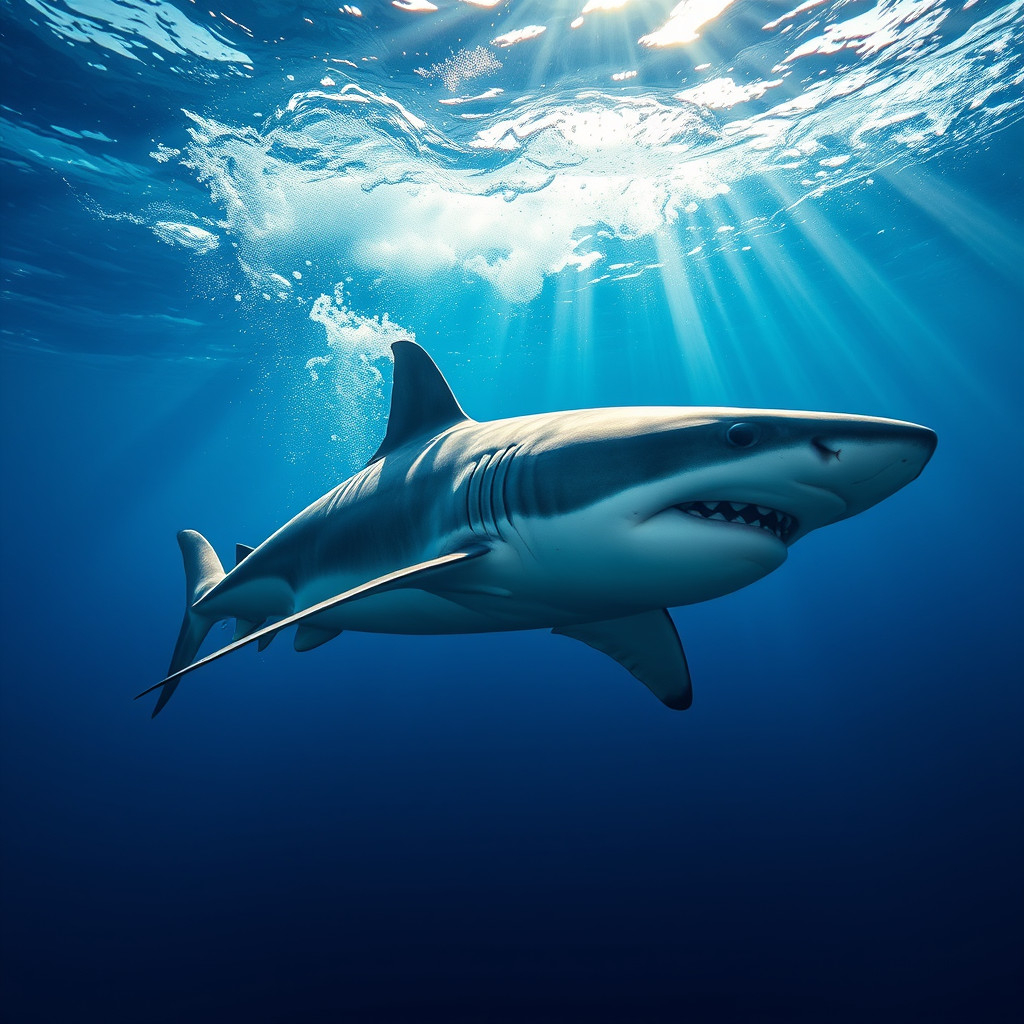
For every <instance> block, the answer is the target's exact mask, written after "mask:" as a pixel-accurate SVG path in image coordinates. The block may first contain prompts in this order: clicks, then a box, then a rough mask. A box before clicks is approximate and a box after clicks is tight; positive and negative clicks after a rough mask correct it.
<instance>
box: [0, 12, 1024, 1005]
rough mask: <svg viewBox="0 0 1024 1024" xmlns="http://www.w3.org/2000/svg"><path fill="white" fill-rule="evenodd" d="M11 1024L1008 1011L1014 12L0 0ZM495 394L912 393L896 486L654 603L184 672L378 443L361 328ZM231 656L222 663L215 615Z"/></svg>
mask: <svg viewBox="0 0 1024 1024" xmlns="http://www.w3.org/2000/svg"><path fill="white" fill-rule="evenodd" d="M0 17H2V31H0V46H2V55H0V66H2V67H3V69H4V70H3V96H2V107H0V174H2V179H0V185H2V197H0V202H2V204H3V224H2V239H0V244H2V259H3V278H4V286H3V288H4V290H3V305H2V324H0V328H2V349H0V352H2V378H0V386H2V408H0V414H2V417H3V441H2V453H3V466H2V472H3V476H2V479H3V481H4V486H3V495H4V497H3V501H2V540H3V543H2V564H3V575H4V586H3V587H2V599H3V610H2V622H3V644H2V683H0V739H2V754H0V756H2V762H0V763H2V793H3V796H2V800H3V804H2V845H0V856H2V873H0V887H2V889H0V892H2V904H0V930H2V949H0V963H2V967H0V971H2V990H0V999H2V1009H0V1017H2V1019H3V1020H5V1021H10V1022H12V1024H13V1022H18V1024H22V1022H26V1024H27V1022H45V1024H49V1022H54V1021H92V1020H97V1021H99V1020H102V1021H106V1022H121V1021H125V1022H128V1021H131V1022H139V1021H145V1022H152V1024H161V1022H174V1024H176V1022H181V1021H193V1022H207V1021H209V1022H222V1021H235V1020H237V1021H247V1022H253V1024H262V1022H268V1024H269V1022H275V1024H276V1022H282V1024H283V1022H289V1024H291V1022H319V1021H346V1022H347V1021H353V1022H364V1021H365V1022H381V1024H383V1022H392V1021H397V1022H420V1021H435V1020H437V1021H445V1022H451V1024H462V1022H466V1024H470V1022H473V1024H476V1022H502V1024H504V1022H519V1021H522V1022H568V1021H585V1022H595V1024H605V1022H608V1024H613V1022H614V1024H618V1022H623V1024H632V1022H638V1024H648V1022H650V1024H654V1022H659V1024H660V1022H705V1021H707V1022H731V1021H740V1022H746V1021H751V1022H755V1021H756V1022H767V1021H772V1022H775V1021H778V1022H804V1021H806V1022H822V1021H829V1022H831V1021H837V1022H846V1021H850V1022H853V1021H857V1022H860V1021H865V1020H875V1021H899V1022H905V1021H915V1022H916V1021H922V1022H925V1021H926V1022H937V1021H950V1022H968V1021H969V1022H1001V1021H1017V1020H1020V1019H1021V1018H1022V1015H1024V871H1022V870H1021V865H1022V863H1024V812H1022V806H1024V800H1022V798H1024V743H1022V725H1024V714H1022V712H1024V691H1022V687H1021V679H1022V672H1021V668H1020V665H1021V654H1020V621H1021V608H1022V588H1021V577H1022V572H1024V550H1022V549H1024V544H1022V539H1021V538H1022V534H1021V529H1020V523H1019V517H1020V512H1021V510H1022V509H1024V488H1022V482H1021V480H1022V468H1024V458H1022V456H1024V446H1022V443H1021V431H1022V421H1021V403H1022V397H1024V356H1022V344H1021V343H1022V341H1024V327H1022V324H1024V125H1022V123H1021V115H1022V112H1024V4H1022V3H1020V2H1010V3H1005V2H997V0H992V2H986V0H977V2H976V0H968V2H966V3H965V2H963V0H953V2H951V0H879V2H877V3H872V2H856V0H808V2H805V3H802V4H800V5H799V6H797V4H796V0H789V2H783V3H773V2H747V0H733V2H730V0H683V2H682V3H678V4H675V3H673V2H671V0H433V3H426V2H425V0H396V2H395V3H387V2H384V0H363V2H362V3H361V4H360V5H359V6H358V7H356V6H353V5H341V6H340V7H339V6H338V5H336V4H335V5H313V4H308V3H289V2H282V0H249V2H241V0H218V3H217V5H216V6H214V7H212V8H211V7H209V6H207V5H203V4H198V3H194V2H189V0H173V2H171V0H4V2H3V3H2V5H0ZM400 337H414V338H415V339H416V340H417V341H418V342H419V343H420V344H421V345H423V346H424V347H425V348H426V349H427V350H428V351H429V352H430V353H431V354H432V355H433V357H434V358H435V359H436V361H437V362H438V364H439V365H440V366H441V368H442V370H443V371H444V372H445V374H446V376H447V377H448V379H449V381H450V382H451V384H452V387H453V389H454V391H455V393H456V394H457V395H458V397H459V399H460V401H461V402H462V405H463V406H464V408H465V409H466V410H467V412H469V413H470V415H472V416H474V417H476V418H478V419H488V418H496V417H501V416H508V415H517V414H520V413H527V412H541V411H550V410H556V409H570V408H577V407H588V406H610V405H646V404H651V405H730V406H750V407H766V408H795V409H821V410H831V411H846V412H853V413H865V414H870V415H882V416H892V417H897V418H900V419H906V420H911V421H914V422H918V423H924V424H927V425H928V426H930V427H932V428H934V429H935V430H936V431H937V433H938V435H939V446H938V450H937V452H936V455H935V457H934V458H933V460H932V462H931V463H930V464H929V465H928V467H927V468H926V470H925V472H924V473H923V474H922V476H921V477H920V479H919V480H917V481H916V482H914V483H913V484H911V485H910V486H908V487H907V488H906V489H905V490H903V491H900V492H899V493H898V494H896V495H895V496H893V497H891V498H890V499H888V500H887V501H885V502H883V503H882V504H881V505H879V506H877V507H876V508H873V509H871V510H870V511H868V512H866V513H865V514H864V515H862V516H859V517H857V518H854V519H851V520H849V521H846V522H843V523H840V524H837V525H835V526H832V527H829V528H827V529H825V530H822V531H820V532H817V533H815V534H813V535H812V536H810V537H808V538H806V539H805V540H802V541H801V542H800V543H799V544H797V545H795V546H794V548H793V550H792V552H791V554H790V557H789V560H788V562H787V564H786V565H784V566H783V567H782V568H781V569H779V570H778V571H777V572H776V573H774V574H772V575H770V576H768V577H767V578H765V579H764V580H762V581H761V582H759V583H757V584H755V585H754V586H751V587H749V588H747V589H745V590H742V591H739V592H737V593H735V594H733V595H731V596H728V597H725V598H721V599H719V600H716V601H712V602H708V603H706V604H701V605H696V606H692V607H688V608H684V609H679V610H677V611H676V612H674V617H675V620H676V623H677V626H678V628H679V631H680V634H681V636H682V638H683V641H684V643H685V645H686V649H687V653H688V657H689V661H690V666H691V669H692V672H693V677H694V688H695V699H694V704H693V707H692V709H690V710H689V711H687V712H685V713H678V712H672V711H669V710H667V709H666V708H664V707H663V706H661V705H660V704H659V703H658V701H656V700H655V699H654V698H653V697H651V695H650V694H648V693H647V692H646V691H645V690H644V688H643V687H642V686H640V684H638V683H637V682H636V681H635V680H633V679H632V678H631V677H630V676H629V675H628V674H627V673H626V672H625V671H624V670H623V669H622V668H620V667H619V666H618V665H616V664H615V663H613V662H612V661H610V660H608V659H606V658H603V657H602V656H601V655H598V654H596V653H595V652H593V651H591V650H589V649H587V648H585V647H583V646H582V645H580V644H577V643H573V642H570V641H568V640H566V639H565V638H562V637H556V636H551V635H549V634H548V633H547V632H527V633H508V634H486V635H475V636H447V637H407V636H381V635H366V634H359V633H346V634H344V635H343V636H341V637H339V638H338V639H337V640H335V641H333V642H332V643H330V644H327V645H325V646H323V647H321V648H319V649H317V650H315V651H312V652H308V653H305V654H296V653H295V652H294V651H293V650H292V649H291V644H290V642H289V640H288V638H287V637H286V638H284V639H283V640H278V642H277V643H275V644H274V645H272V646H271V647H270V648H269V649H268V650H266V651H265V652H263V653H262V654H256V653H255V652H253V651H251V650H246V651H243V652H240V653H239V654H238V655H236V656H234V657H233V658H232V659H227V660H225V661H223V662H221V663H219V664H218V665H215V666H211V667H210V668H209V669H207V670H204V671H202V672H199V673H196V674H195V675H193V676H190V677H188V678H187V679H186V680H185V681H184V682H183V683H182V685H181V686H180V688H179V690H178V693H177V694H176V696H175V698H174V700H173V701H172V702H171V703H170V704H169V706H168V707H167V709H166V710H165V711H164V712H163V713H162V714H161V715H160V716H159V718H156V719H155V720H151V719H150V711H151V708H152V698H151V697H150V698H145V699H144V700H140V701H138V702H133V700H132V697H133V696H134V695H135V694H136V693H137V692H139V691H140V690H142V689H144V688H145V687H147V686H149V685H151V684H152V683H154V682H157V681H158V680H159V679H160V678H161V677H162V675H163V672H164V670H165V668H166V664H167V659H168V656H169V654H170V651H171V648H172V647H173V643H174V639H175V636H176V631H177V628H178V624H179V621H180V616H181V604H182V598H183V595H182V589H183V588H182V578H181V576H182V574H181V565H180V558H179V553H178V550H177V546H176V544H175V541H174V535H175V532H176V531H177V530H179V529H182V528H186V527H188V528H193V529H198V530H200V531H202V532H203V533H204V534H205V535H206V536H207V537H209V538H210V540H211V542H212V543H213V544H214V546H215V547H216V548H217V550H218V551H219V552H221V554H222V556H224V557H225V558H226V557H227V556H228V555H229V554H230V552H231V551H232V547H233V545H234V544H235V543H236V542H243V543H247V544H257V543H259V542H260V541H262V540H263V539H264V538H265V537H266V536H267V535H269V534H270V533H271V532H272V531H273V530H274V529H276V528H277V527H278V526H279V525H280V524H281V523H283V522H284V521H285V520H286V519H288V518H289V517H290V516H291V515H293V514H294V513H295V512H297V511H298V510H299V509H301V508H303V507H304V506H305V505H306V504H308V503H309V502H310V501H311V500H313V499H315V498H316V497H318V496H319V495H320V494H322V493H323V492H325V491H326V490H328V489H329V488H330V487H332V486H333V485H334V484H335V483H337V482H338V481H339V480H341V479H343V478H344V477H346V476H348V475H349V474H350V473H351V472H352V471H353V470H354V469H356V468H357V467H359V466H360V465H361V464H362V462H363V461H365V459H366V458H367V456H368V455H369V454H370V453H371V452H372V451H373V450H374V448H375V447H376V445H377V444H378V443H379V440H380V438H381V436H382V434H383V430H384V426H385V422H386V412H387V406H388V398H389V393H390V379H391V363H390V348H389V345H390V342H391V341H393V340H395V339H397V338H400ZM229 635H230V634H229V633H225V632H223V631H222V630H220V629H219V628H218V629H216V630H215V631H214V634H213V635H212V636H211V638H210V640H209V641H208V648H207V649H213V647H214V646H216V645H220V644H222V643H224V642H226V640H227V638H228V636H229Z"/></svg>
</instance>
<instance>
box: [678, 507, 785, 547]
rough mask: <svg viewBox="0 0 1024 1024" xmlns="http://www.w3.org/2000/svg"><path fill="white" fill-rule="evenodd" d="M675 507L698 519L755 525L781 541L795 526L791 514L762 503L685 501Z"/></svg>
mask: <svg viewBox="0 0 1024 1024" xmlns="http://www.w3.org/2000/svg"><path fill="white" fill-rule="evenodd" d="M675 507H676V508H677V509H679V511H680V512H685V513H686V514H687V515H688V516H696V517H697V518H698V519H714V520H717V521H718V522H722V523H740V524H742V525H744V526H755V527H757V528H758V529H759V530H766V531H767V532H768V533H770V534H772V536H774V537H778V539H779V540H781V541H782V542H783V543H785V542H786V541H787V540H789V538H790V537H792V536H793V533H794V532H795V530H796V527H797V522H796V519H794V518H793V516H791V515H789V514H788V513H786V512H779V511H778V510H777V509H774V508H765V506H764V505H744V504H742V503H741V502H738V501H686V502H683V504H681V505H676V506H675Z"/></svg>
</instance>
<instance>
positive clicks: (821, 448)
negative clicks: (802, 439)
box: [811, 437, 842, 462]
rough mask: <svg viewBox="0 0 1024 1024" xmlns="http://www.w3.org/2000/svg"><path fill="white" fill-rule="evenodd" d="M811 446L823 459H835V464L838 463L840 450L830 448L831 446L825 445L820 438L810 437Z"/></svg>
mask: <svg viewBox="0 0 1024 1024" xmlns="http://www.w3.org/2000/svg"><path fill="white" fill-rule="evenodd" d="M811 445H812V446H813V447H814V449H815V450H816V451H817V452H818V453H819V454H820V455H822V456H823V457H824V458H826V459H835V460H836V462H838V461H839V456H840V454H841V452H842V449H841V448H832V447H831V446H829V445H827V444H825V442H824V441H822V439H821V438H820V437H812V438H811Z"/></svg>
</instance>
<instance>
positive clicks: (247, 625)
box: [231, 619, 267, 640]
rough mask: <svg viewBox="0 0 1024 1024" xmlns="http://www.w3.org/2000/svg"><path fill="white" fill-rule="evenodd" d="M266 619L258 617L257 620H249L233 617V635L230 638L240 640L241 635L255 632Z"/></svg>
mask: <svg viewBox="0 0 1024 1024" xmlns="http://www.w3.org/2000/svg"><path fill="white" fill-rule="evenodd" d="M266 621H267V620H266V619H260V621H259V622H250V621H249V620H248V619H235V635H234V636H233V637H232V638H231V639H232V640H241V639H242V637H243V636H248V635H249V634H250V633H255V632H256V630H257V629H259V628H260V626H262V625H263V623H264V622H266Z"/></svg>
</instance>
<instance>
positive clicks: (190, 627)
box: [153, 530, 224, 718]
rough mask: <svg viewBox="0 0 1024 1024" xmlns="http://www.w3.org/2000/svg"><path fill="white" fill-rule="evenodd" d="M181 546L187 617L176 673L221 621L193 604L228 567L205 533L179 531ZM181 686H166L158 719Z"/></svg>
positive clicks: (178, 645)
mask: <svg viewBox="0 0 1024 1024" xmlns="http://www.w3.org/2000/svg"><path fill="white" fill-rule="evenodd" d="M178 547H180V548H181V557H182V559H183V561H184V563H185V618H184V619H183V620H182V623H181V630H180V632H179V633H178V642H177V643H176V644H175V645H174V654H173V655H171V666H170V668H169V669H168V670H167V674H168V675H173V674H174V673H175V672H177V671H178V670H179V669H182V668H184V667H185V666H186V665H188V664H190V663H191V661H192V659H193V658H194V657H195V656H196V653H197V652H198V651H199V648H200V646H201V645H202V642H203V641H204V640H205V639H206V634H207V633H209V632H210V627H211V626H213V624H214V623H215V622H216V621H217V620H216V619H213V618H209V617H208V616H206V615H200V614H199V613H198V612H197V611H195V610H194V607H193V606H194V605H195V603H196V601H198V600H199V598H201V597H202V596H203V595H204V594H205V593H207V592H208V591H209V590H211V589H212V588H213V587H215V586H216V585H217V584H218V583H219V582H220V581H221V580H222V579H223V578H224V567H223V566H222V565H221V564H220V559H219V558H218V557H217V553H216V552H215V551H214V550H213V548H212V547H211V546H210V542H209V541H208V540H207V539H206V538H205V537H204V536H203V535H202V534H201V533H196V531H195V530H182V531H181V532H180V533H179V534H178ZM177 685H178V684H177V681H175V682H173V683H169V684H168V685H167V686H165V687H164V688H163V690H162V691H161V693H160V699H159V700H158V701H157V702H156V707H155V708H154V709H153V717H154V718H155V717H156V716H157V715H158V714H159V713H160V712H161V711H162V710H163V707H164V705H165V704H166V703H167V702H168V701H169V700H170V699H171V695H172V694H173V693H174V691H175V689H176V687H177Z"/></svg>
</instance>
